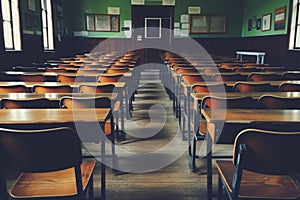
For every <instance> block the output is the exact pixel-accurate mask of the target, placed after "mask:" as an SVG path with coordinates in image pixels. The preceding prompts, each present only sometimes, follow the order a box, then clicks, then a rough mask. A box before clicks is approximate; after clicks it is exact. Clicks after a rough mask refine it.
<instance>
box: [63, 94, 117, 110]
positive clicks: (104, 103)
mask: <svg viewBox="0 0 300 200" xmlns="http://www.w3.org/2000/svg"><path fill="white" fill-rule="evenodd" d="M60 107H61V108H67V109H80V108H111V100H110V99H109V98H108V97H89V98H79V97H71V96H70V97H62V98H61V100H60Z"/></svg>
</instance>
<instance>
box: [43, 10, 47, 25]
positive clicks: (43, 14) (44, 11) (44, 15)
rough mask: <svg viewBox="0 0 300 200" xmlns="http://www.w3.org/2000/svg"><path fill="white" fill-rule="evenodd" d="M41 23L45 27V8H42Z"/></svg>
mask: <svg viewBox="0 0 300 200" xmlns="http://www.w3.org/2000/svg"><path fill="white" fill-rule="evenodd" d="M42 24H43V27H47V16H46V11H45V10H42Z"/></svg>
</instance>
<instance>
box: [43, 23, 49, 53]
mask: <svg viewBox="0 0 300 200" xmlns="http://www.w3.org/2000/svg"><path fill="white" fill-rule="evenodd" d="M47 33H48V31H47V28H43V43H44V48H45V49H47V48H48V35H47Z"/></svg>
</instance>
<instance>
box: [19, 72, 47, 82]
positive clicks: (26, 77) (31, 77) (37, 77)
mask: <svg viewBox="0 0 300 200" xmlns="http://www.w3.org/2000/svg"><path fill="white" fill-rule="evenodd" d="M15 79H16V80H18V81H23V82H43V81H45V77H44V76H43V75H41V74H19V75H15Z"/></svg>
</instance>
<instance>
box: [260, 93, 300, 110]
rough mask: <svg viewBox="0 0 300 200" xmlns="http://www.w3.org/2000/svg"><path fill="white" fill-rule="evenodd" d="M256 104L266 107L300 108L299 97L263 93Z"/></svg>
mask: <svg viewBox="0 0 300 200" xmlns="http://www.w3.org/2000/svg"><path fill="white" fill-rule="evenodd" d="M258 104H259V105H261V106H262V107H263V108H267V109H300V98H293V97H290V98H289V97H279V96H273V95H263V96H261V97H260V98H259V99H258Z"/></svg>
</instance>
